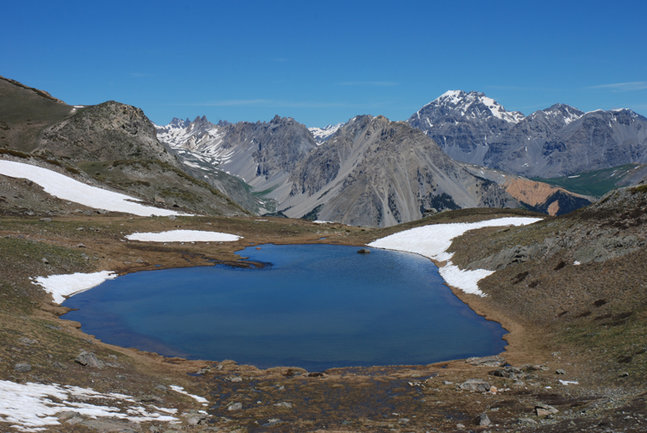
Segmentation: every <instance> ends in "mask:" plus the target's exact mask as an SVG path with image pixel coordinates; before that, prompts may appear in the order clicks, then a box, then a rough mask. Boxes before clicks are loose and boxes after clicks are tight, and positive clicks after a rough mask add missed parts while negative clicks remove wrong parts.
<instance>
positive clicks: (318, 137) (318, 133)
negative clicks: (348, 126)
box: [308, 123, 344, 144]
mask: <svg viewBox="0 0 647 433" xmlns="http://www.w3.org/2000/svg"><path fill="white" fill-rule="evenodd" d="M343 125H344V124H343V123H338V124H336V125H327V126H326V127H324V128H316V127H315V128H308V130H309V131H310V133H311V134H312V136H313V137H314V139H315V141H316V142H317V144H321V143H323V142H324V141H326V140H327V139H328V138H329V137H330V136H331V135H333V134H334V133H335V132H337V131H338V130H339V128H341V127H342V126H343Z"/></svg>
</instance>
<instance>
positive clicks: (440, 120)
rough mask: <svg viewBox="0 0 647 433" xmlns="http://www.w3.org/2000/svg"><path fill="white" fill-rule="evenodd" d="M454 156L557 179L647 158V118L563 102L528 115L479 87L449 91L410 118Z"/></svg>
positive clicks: (498, 167) (528, 174)
mask: <svg viewBox="0 0 647 433" xmlns="http://www.w3.org/2000/svg"><path fill="white" fill-rule="evenodd" d="M408 122H409V124H411V125H412V126H414V127H415V128H418V129H420V130H422V131H423V132H425V134H427V135H428V136H430V137H432V138H433V139H434V140H435V141H436V142H437V143H438V144H439V145H440V146H441V148H442V149H443V150H444V151H445V152H446V153H447V154H448V155H449V156H451V157H452V158H454V159H456V160H459V161H464V162H469V163H473V164H478V165H484V166H487V167H491V168H496V169H500V170H504V171H508V172H512V173H516V174H520V175H524V176H537V177H555V176H563V175H570V174H575V173H578V172H582V171H586V170H594V169H601V168H608V167H613V166H618V165H622V164H627V163H645V162H647V119H646V118H644V117H642V116H640V115H638V114H636V113H634V112H633V111H631V110H626V109H622V110H611V111H602V110H596V111H592V112H589V113H583V112H581V111H580V110H577V109H576V108H573V107H570V106H568V105H564V104H555V105H553V106H551V107H549V108H547V109H544V110H539V111H536V112H534V113H532V114H530V115H529V116H526V117H524V116H523V115H522V114H521V113H519V112H509V111H506V110H505V109H504V108H503V107H502V106H501V105H499V104H497V103H496V102H495V101H494V100H493V99H491V98H488V97H486V96H485V95H484V94H482V93H478V92H469V93H467V92H463V91H460V90H455V91H449V92H446V93H444V94H443V95H441V96H440V97H439V98H437V99H436V100H434V101H432V102H431V103H429V104H427V105H425V106H424V107H423V108H421V109H420V110H419V111H418V112H416V113H414V114H413V115H412V116H411V117H410V118H409V120H408Z"/></svg>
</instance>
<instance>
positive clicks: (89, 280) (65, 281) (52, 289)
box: [32, 271, 117, 304]
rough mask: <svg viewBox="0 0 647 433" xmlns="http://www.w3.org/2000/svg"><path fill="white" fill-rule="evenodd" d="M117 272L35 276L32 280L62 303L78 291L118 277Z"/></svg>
mask: <svg viewBox="0 0 647 433" xmlns="http://www.w3.org/2000/svg"><path fill="white" fill-rule="evenodd" d="M116 277H117V274H116V273H114V272H112V271H101V272H93V273H89V274H84V273H81V272H76V273H74V274H60V275H50V276H48V277H35V278H32V282H34V283H35V284H38V285H39V286H41V287H42V288H43V289H44V290H45V291H46V292H47V293H50V294H51V295H52V298H54V302H56V303H57V304H60V303H61V302H63V301H64V300H65V298H67V297H69V296H72V295H75V294H77V293H81V292H85V291H86V290H89V289H91V288H93V287H96V286H98V285H99V284H101V283H103V282H104V281H106V280H112V279H113V278H116Z"/></svg>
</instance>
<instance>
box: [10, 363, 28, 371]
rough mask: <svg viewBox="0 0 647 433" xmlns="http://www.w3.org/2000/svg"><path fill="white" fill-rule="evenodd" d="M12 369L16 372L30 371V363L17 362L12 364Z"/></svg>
mask: <svg viewBox="0 0 647 433" xmlns="http://www.w3.org/2000/svg"><path fill="white" fill-rule="evenodd" d="M13 369H14V370H15V371H17V372H18V373H27V372H28V371H31V364H30V363H28V362H19V363H17V364H16V365H14V366H13Z"/></svg>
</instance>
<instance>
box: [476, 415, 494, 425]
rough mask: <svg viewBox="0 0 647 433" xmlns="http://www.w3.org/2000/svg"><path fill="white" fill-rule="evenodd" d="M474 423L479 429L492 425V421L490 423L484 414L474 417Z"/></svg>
mask: <svg viewBox="0 0 647 433" xmlns="http://www.w3.org/2000/svg"><path fill="white" fill-rule="evenodd" d="M474 423H475V424H476V425H477V426H479V427H488V426H490V425H491V424H492V421H490V418H489V417H488V416H487V414H486V413H482V414H480V415H479V416H477V417H476V419H475V420H474Z"/></svg>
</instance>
